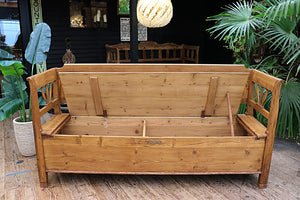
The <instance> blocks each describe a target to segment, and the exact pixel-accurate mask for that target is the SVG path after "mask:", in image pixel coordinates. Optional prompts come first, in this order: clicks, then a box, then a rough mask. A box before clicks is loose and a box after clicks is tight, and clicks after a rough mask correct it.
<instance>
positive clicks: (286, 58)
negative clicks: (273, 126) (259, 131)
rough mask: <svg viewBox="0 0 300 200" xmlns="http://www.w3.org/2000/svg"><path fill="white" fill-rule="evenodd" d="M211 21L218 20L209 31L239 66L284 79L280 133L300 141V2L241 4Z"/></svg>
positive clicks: (278, 0)
mask: <svg viewBox="0 0 300 200" xmlns="http://www.w3.org/2000/svg"><path fill="white" fill-rule="evenodd" d="M208 20H209V21H215V24H214V25H213V26H212V27H211V28H209V29H208V31H209V32H210V33H211V34H212V35H214V37H215V38H216V39H220V40H223V41H224V42H225V43H226V44H227V45H228V46H227V47H228V48H229V49H232V50H233V52H234V57H235V58H236V63H242V64H245V65H246V66H247V67H251V68H256V69H258V70H262V71H264V72H267V73H269V74H272V75H274V76H277V77H280V78H282V79H285V83H284V84H283V86H282V90H281V99H280V110H279V118H278V127H277V132H278V134H279V136H280V137H288V138H292V139H297V138H298V140H300V137H299V135H300V133H299V132H300V117H299V113H300V83H299V82H298V81H299V80H297V79H296V76H297V73H298V72H299V71H300V38H299V28H300V27H299V24H300V23H299V22H300V21H299V20H300V0H263V1H258V2H256V1H254V2H253V3H250V2H246V1H244V2H240V1H238V2H236V3H233V4H232V5H229V6H226V8H225V11H224V12H223V13H221V14H218V15H215V16H212V17H209V18H208ZM257 57H259V59H256V58H257Z"/></svg>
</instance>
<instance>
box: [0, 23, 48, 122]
mask: <svg viewBox="0 0 300 200" xmlns="http://www.w3.org/2000/svg"><path fill="white" fill-rule="evenodd" d="M50 42H51V31H50V27H49V26H48V25H47V24H46V23H40V24H38V25H36V27H35V29H34V30H33V32H32V33H31V34H30V40H29V43H28V45H27V48H26V50H25V58H26V60H27V61H28V62H29V63H31V64H32V69H31V75H33V73H34V68H35V66H37V69H36V71H37V72H42V71H45V68H44V67H43V65H40V64H39V63H42V62H44V61H45V60H46V59H47V53H48V51H49V48H50ZM0 50H1V49H0ZM12 58H13V55H11V54H10V53H8V52H6V51H4V50H1V51H0V59H1V60H0V70H1V72H2V73H3V75H4V79H5V80H4V81H2V84H3V90H4V93H3V96H4V97H3V98H1V99H0V121H1V120H4V119H7V118H8V117H10V116H11V115H12V114H14V113H15V112H16V111H17V110H20V116H21V121H22V122H25V121H31V112H30V113H29V117H28V118H27V116H26V112H25V106H26V104H27V103H28V95H27V93H26V85H25V83H24V80H23V77H22V75H24V73H25V71H24V69H25V67H24V66H23V65H22V64H21V63H19V62H17V61H14V60H11V59H12ZM29 102H30V100H29ZM30 107H31V106H30V105H29V110H30Z"/></svg>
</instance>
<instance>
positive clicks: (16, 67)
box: [0, 61, 28, 122]
mask: <svg viewBox="0 0 300 200" xmlns="http://www.w3.org/2000/svg"><path fill="white" fill-rule="evenodd" d="M0 70H1V72H2V74H3V76H4V79H5V80H3V81H2V86H3V90H4V93H3V95H4V97H3V98H1V99H0V121H1V120H4V119H6V118H8V117H10V116H11V115H12V114H13V113H15V112H16V111H18V110H20V113H21V114H20V117H21V121H23V122H25V121H27V120H26V112H25V105H26V103H28V95H27V92H26V85H25V83H24V80H23V78H22V75H23V74H24V66H23V65H22V64H21V63H19V62H14V61H0Z"/></svg>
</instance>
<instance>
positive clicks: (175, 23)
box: [42, 0, 232, 67]
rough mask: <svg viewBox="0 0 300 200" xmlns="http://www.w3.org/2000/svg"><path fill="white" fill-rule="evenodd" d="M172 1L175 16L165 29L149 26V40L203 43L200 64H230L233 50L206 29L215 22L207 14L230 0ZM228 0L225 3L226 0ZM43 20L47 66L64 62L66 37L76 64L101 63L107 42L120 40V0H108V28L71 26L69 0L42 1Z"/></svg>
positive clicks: (217, 9)
mask: <svg viewBox="0 0 300 200" xmlns="http://www.w3.org/2000/svg"><path fill="white" fill-rule="evenodd" d="M188 2H189V3H187V1H182V0H172V3H173V7H174V16H173V19H172V21H171V22H170V24H168V25H167V26H166V27H163V28H156V29H150V28H148V40H149V41H156V42H158V43H164V42H174V43H178V44H190V45H199V46H200V59H199V60H200V63H231V62H232V57H231V52H230V51H228V50H226V49H225V48H223V47H222V45H223V44H222V43H221V42H219V41H217V40H214V39H212V38H210V36H209V34H208V33H207V32H206V29H207V28H208V27H210V26H211V25H212V23H211V22H207V21H206V18H207V17H208V16H211V15H214V14H217V13H219V12H220V11H221V10H220V8H221V7H224V5H225V4H227V3H228V1H225V0H221V1H220V0H213V1H206V2H205V5H204V4H203V5H200V6H198V4H199V3H198V4H196V3H197V2H196V1H193V2H192V3H191V1H188ZM225 2H226V3H225ZM42 5H43V19H44V22H46V23H48V24H49V26H50V27H51V29H52V42H51V48H50V52H49V56H48V59H47V63H48V67H60V66H62V65H63V63H62V56H63V55H64V53H65V51H66V48H65V38H66V37H70V38H71V40H72V44H71V50H72V52H73V53H74V54H75V56H76V62H77V63H100V62H105V61H106V51H105V47H104V45H105V44H116V43H119V42H120V17H122V16H118V15H117V0H107V6H108V16H107V17H108V28H107V29H103V28H102V29H93V28H89V29H79V28H70V26H69V3H68V0H52V1H46V0H43V1H42Z"/></svg>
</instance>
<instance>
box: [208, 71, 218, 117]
mask: <svg viewBox="0 0 300 200" xmlns="http://www.w3.org/2000/svg"><path fill="white" fill-rule="evenodd" d="M218 80H219V77H210V81H209V88H208V93H207V100H206V104H205V116H211V115H213V114H214V112H215V107H216V94H217V89H218Z"/></svg>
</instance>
